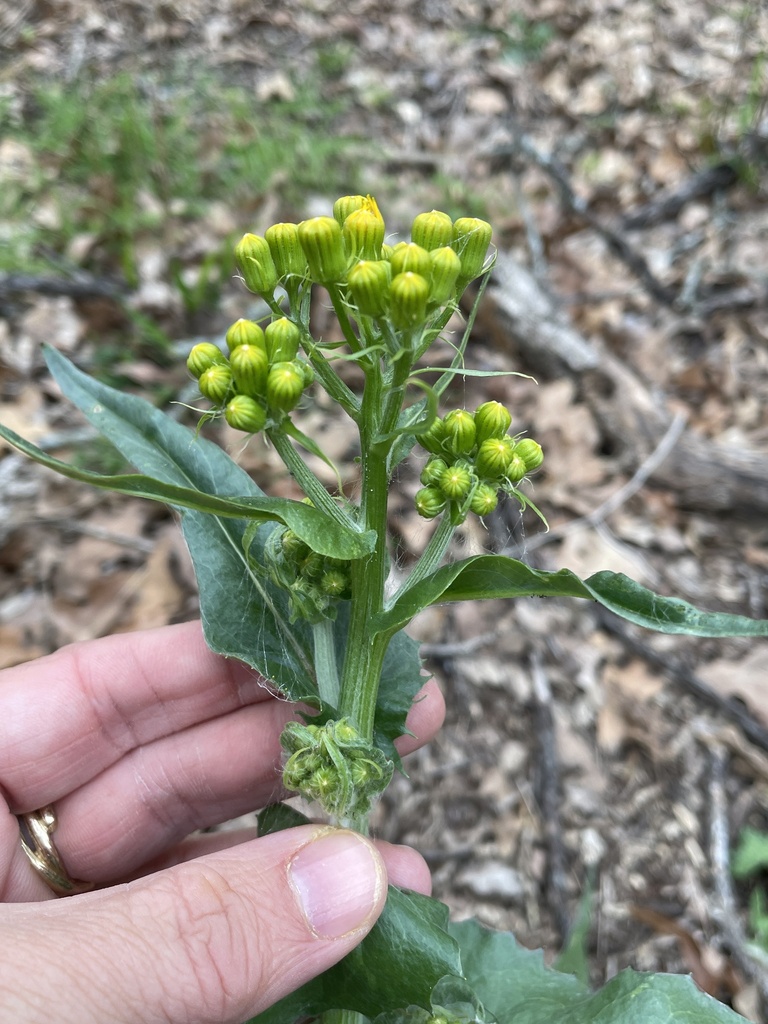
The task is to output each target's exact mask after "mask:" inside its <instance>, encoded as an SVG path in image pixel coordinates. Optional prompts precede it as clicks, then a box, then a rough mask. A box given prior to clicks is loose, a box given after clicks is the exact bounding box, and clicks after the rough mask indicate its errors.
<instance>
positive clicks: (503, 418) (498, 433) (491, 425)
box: [475, 402, 512, 444]
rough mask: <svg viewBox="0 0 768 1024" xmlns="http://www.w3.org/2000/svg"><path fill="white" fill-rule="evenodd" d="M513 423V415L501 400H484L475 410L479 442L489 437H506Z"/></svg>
mask: <svg viewBox="0 0 768 1024" xmlns="http://www.w3.org/2000/svg"><path fill="white" fill-rule="evenodd" d="M511 424H512V415H511V413H510V412H509V410H508V409H507V408H506V406H504V405H502V404H501V402H483V404H482V405H479V406H478V407H477V409H476V410H475V426H476V427H477V443H478V444H482V443H483V441H487V440H488V438H489V437H504V436H505V434H506V433H507V431H508V430H509V428H510V426H511Z"/></svg>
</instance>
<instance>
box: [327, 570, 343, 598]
mask: <svg viewBox="0 0 768 1024" xmlns="http://www.w3.org/2000/svg"><path fill="white" fill-rule="evenodd" d="M320 589H321V590H322V592H323V593H324V594H327V595H328V596H329V597H344V596H345V595H347V594H348V593H349V577H348V576H347V574H346V573H345V572H342V571H341V570H340V569H328V571H327V572H324V573H323V575H322V576H321V577H320Z"/></svg>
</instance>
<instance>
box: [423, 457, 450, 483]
mask: <svg viewBox="0 0 768 1024" xmlns="http://www.w3.org/2000/svg"><path fill="white" fill-rule="evenodd" d="M446 469H448V466H447V465H446V463H445V462H444V461H443V459H441V458H440V457H439V456H437V455H436V456H434V457H433V458H431V459H430V460H429V461H428V462H427V464H426V466H425V467H424V469H423V470H422V471H421V476H420V477H419V479H420V480H421V482H422V483H423V484H424V486H425V487H439V486H440V478H441V477H442V475H443V473H444V472H445V471H446Z"/></svg>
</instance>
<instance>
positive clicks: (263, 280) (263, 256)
mask: <svg viewBox="0 0 768 1024" xmlns="http://www.w3.org/2000/svg"><path fill="white" fill-rule="evenodd" d="M235 262H236V263H237V266H238V267H239V269H240V273H241V274H242V275H243V280H244V281H245V284H246V287H247V288H248V289H249V290H250V291H252V292H256V294H257V295H263V296H265V297H268V296H271V295H272V293H273V292H274V290H275V286H276V285H277V270H276V269H275V263H274V260H273V259H272V253H271V251H270V248H269V243H268V242H267V240H266V238H262V237H261V235H251V234H247V235H243V237H242V238H241V239H240V241H239V242H238V243H237V245H236V246H235Z"/></svg>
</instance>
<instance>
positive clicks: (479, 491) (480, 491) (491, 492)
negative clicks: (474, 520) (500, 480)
mask: <svg viewBox="0 0 768 1024" xmlns="http://www.w3.org/2000/svg"><path fill="white" fill-rule="evenodd" d="M498 503H499V498H498V495H497V493H496V488H495V487H493V486H492V485H491V484H478V485H477V487H476V488H475V493H474V494H473V495H472V500H471V501H470V503H469V508H470V510H471V511H472V512H474V513H475V515H476V516H487V515H489V514H490V513H491V512H493V510H494V509H495V508H496V506H497V505H498Z"/></svg>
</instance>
